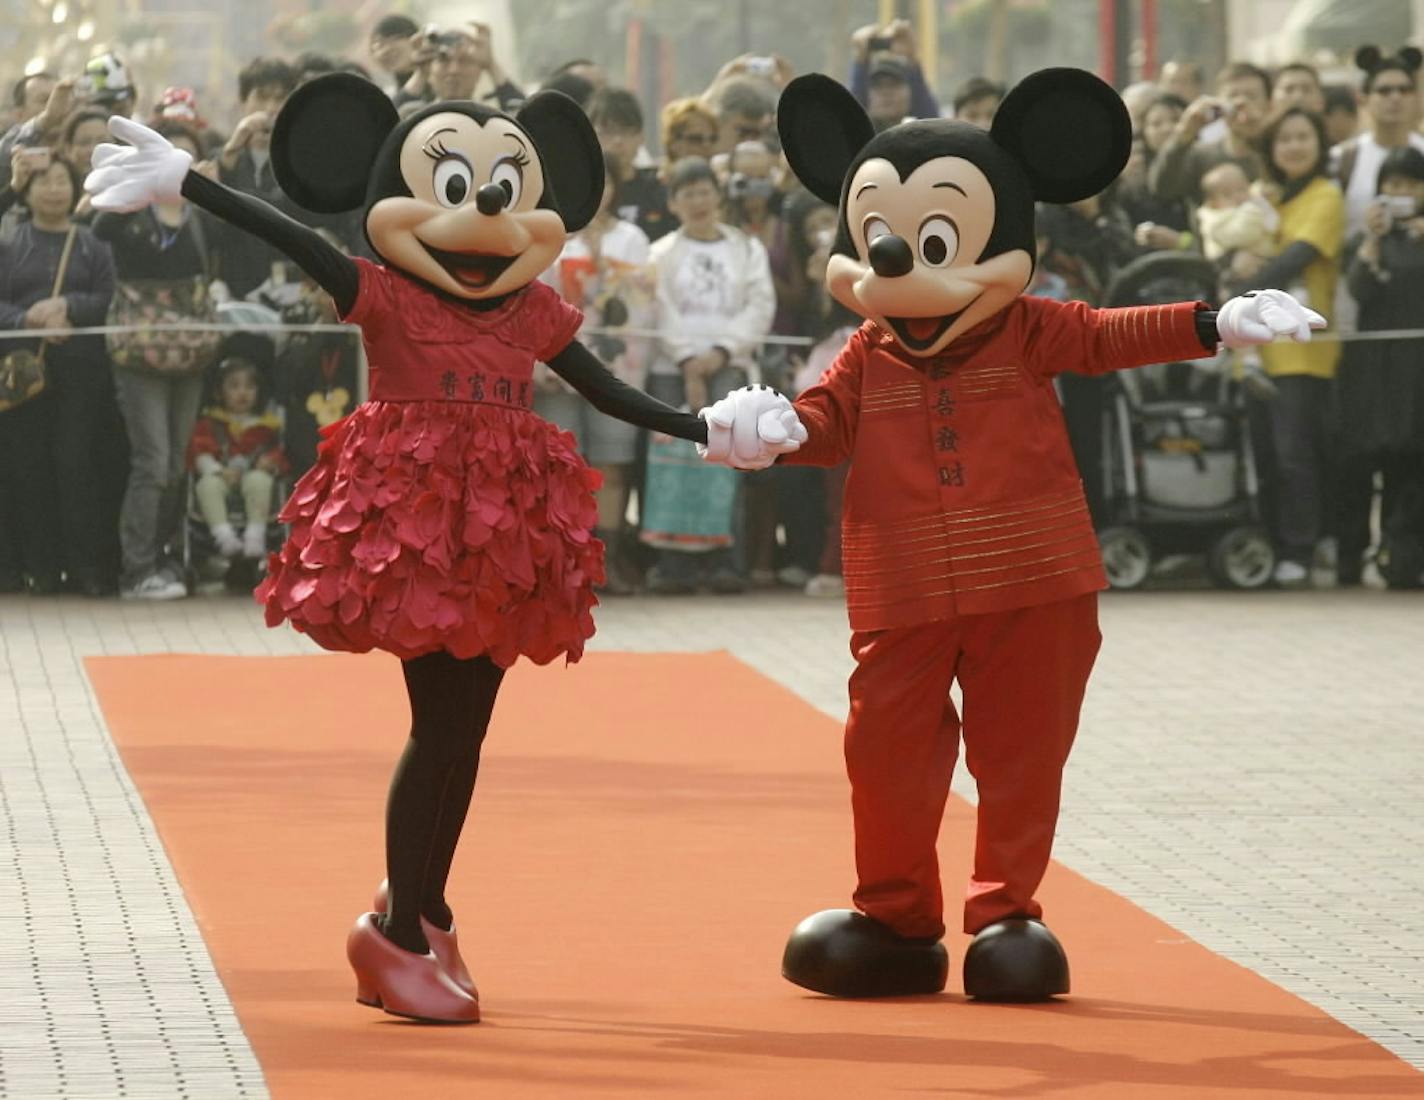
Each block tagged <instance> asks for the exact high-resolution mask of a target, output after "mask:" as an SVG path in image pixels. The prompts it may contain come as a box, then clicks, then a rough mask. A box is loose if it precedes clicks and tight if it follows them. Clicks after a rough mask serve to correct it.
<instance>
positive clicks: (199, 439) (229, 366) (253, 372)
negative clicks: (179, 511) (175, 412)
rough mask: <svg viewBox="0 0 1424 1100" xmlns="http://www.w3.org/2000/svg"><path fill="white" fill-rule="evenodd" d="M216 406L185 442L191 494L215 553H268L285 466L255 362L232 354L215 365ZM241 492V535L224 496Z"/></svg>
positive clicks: (279, 436)
mask: <svg viewBox="0 0 1424 1100" xmlns="http://www.w3.org/2000/svg"><path fill="white" fill-rule="evenodd" d="M216 388H217V396H218V404H217V406H216V407H214V408H209V409H207V410H205V411H204V413H203V415H202V416H200V417H198V422H197V424H196V425H195V427H194V428H193V438H192V440H191V441H190V442H189V443H188V469H190V470H192V471H193V473H195V474H197V475H198V481H197V485H196V486H195V487H194V493H195V494H196V496H197V498H198V507H199V509H200V510H201V512H202V515H203V522H204V523H206V524H207V525H208V530H210V531H211V532H212V533H213V540H214V541H215V542H216V543H217V547H218V553H220V554H222V555H223V557H225V558H235V557H237V556H238V555H239V554H240V555H242V556H243V557H247V558H260V557H262V555H263V554H265V553H266V552H267V521H268V519H269V518H270V517H271V514H272V488H273V485H274V484H275V482H276V479H277V478H278V477H280V476H281V475H282V474H285V473H286V472H287V470H288V469H289V466H288V463H287V456H286V455H285V454H284V453H283V451H282V434H281V432H282V422H281V419H280V418H279V417H278V416H277V415H276V413H275V412H273V411H272V410H271V409H269V408H268V407H267V403H266V400H265V394H264V393H263V386H262V374H261V371H259V370H258V368H257V364H256V363H254V362H252V361H251V360H249V359H243V358H241V357H238V356H234V357H232V358H229V359H224V360H223V361H222V362H221V363H219V364H218V381H217V387H216ZM233 489H239V490H241V493H242V501H243V506H244V512H243V515H244V518H245V519H246V521H247V522H246V525H245V526H244V527H243V531H242V537H241V538H239V537H238V534H237V531H236V530H235V529H234V528H233V526H232V523H231V521H230V519H229V514H228V495H229V494H230V493H231V492H232V490H233Z"/></svg>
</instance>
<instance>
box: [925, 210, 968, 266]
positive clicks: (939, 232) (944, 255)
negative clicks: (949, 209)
mask: <svg viewBox="0 0 1424 1100" xmlns="http://www.w3.org/2000/svg"><path fill="white" fill-rule="evenodd" d="M958 252H959V231H958V230H957V229H955V228H954V223H953V222H952V221H950V220H949V219H948V218H926V219H925V223H924V225H922V226H920V258H921V259H922V260H924V261H925V264H926V265H927V266H929V267H943V266H944V265H945V264H947V263H949V262H950V261H951V260H953V259H954V257H955V256H956V255H957V254H958Z"/></svg>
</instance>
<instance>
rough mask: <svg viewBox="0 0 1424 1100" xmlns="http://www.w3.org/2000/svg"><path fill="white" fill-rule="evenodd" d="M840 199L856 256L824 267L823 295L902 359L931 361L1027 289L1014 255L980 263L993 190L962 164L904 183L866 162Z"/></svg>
mask: <svg viewBox="0 0 1424 1100" xmlns="http://www.w3.org/2000/svg"><path fill="white" fill-rule="evenodd" d="M846 196H847V198H846V222H847V225H848V226H849V228H850V238H851V242H852V244H853V245H854V247H855V253H856V254H855V255H854V256H850V255H840V254H837V255H835V256H832V257H831V261H830V264H829V266H828V267H827V270H826V286H827V288H828V289H829V290H830V292H831V294H832V296H834V297H835V299H836V300H837V301H839V302H840V303H841V304H842V305H844V306H846V307H847V308H849V309H852V310H854V311H855V312H856V313H858V314H860V315H861V316H862V317H868V318H870V319H871V320H872V321H874V322H876V323H877V324H878V325H880V326H881V327H882V328H885V329H887V330H888V331H890V332H891V333H893V334H894V336H895V339H896V341H897V342H898V343H899V344H900V345H901V347H903V348H904V349H905V350H906V351H908V352H910V354H912V355H918V356H931V355H935V354H937V353H938V352H940V351H941V350H943V349H944V348H945V347H946V346H947V345H949V344H950V343H951V342H952V341H953V340H954V339H955V337H957V336H958V335H959V334H960V333H962V332H964V331H965V330H967V329H969V328H972V327H973V326H974V325H976V324H978V323H979V322H980V321H983V320H984V319H986V318H988V317H991V316H992V315H993V314H995V313H997V312H998V311H999V310H1001V309H1003V308H1004V307H1005V306H1006V305H1008V304H1009V303H1010V302H1011V301H1013V299H1014V298H1016V297H1017V296H1018V295H1019V294H1020V293H1021V292H1022V291H1023V290H1024V288H1025V287H1026V286H1027V285H1028V283H1029V279H1030V277H1031V276H1032V273H1033V261H1032V259H1031V258H1030V256H1029V255H1028V253H1027V252H1026V251H1023V250H1022V249H1018V250H1013V251H1009V252H1002V253H1000V254H999V255H997V256H994V257H993V258H992V259H988V260H983V261H982V262H981V260H980V257H981V256H982V255H983V252H984V248H985V246H986V245H987V244H988V243H989V237H990V235H991V233H992V232H993V228H994V219H995V216H996V213H997V211H996V203H995V197H994V189H993V187H991V186H990V183H989V180H988V178H987V177H986V176H985V175H984V172H983V171H982V170H981V169H980V168H979V167H978V166H977V165H975V164H973V163H972V162H971V161H969V160H966V159H964V158H963V157H938V158H936V159H934V160H930V161H926V162H925V163H924V164H922V165H920V166H919V167H918V168H917V169H915V171H914V172H913V173H912V174H911V175H910V176H909V178H907V179H905V180H904V181H902V180H901V179H900V174H899V172H898V171H896V169H895V167H894V166H893V165H892V164H891V163H890V162H889V161H888V160H882V159H873V160H868V161H866V162H865V163H864V164H862V165H861V166H860V167H859V168H858V169H857V170H856V172H855V175H854V176H853V177H852V179H851V183H850V187H849V188H848V189H847V192H846Z"/></svg>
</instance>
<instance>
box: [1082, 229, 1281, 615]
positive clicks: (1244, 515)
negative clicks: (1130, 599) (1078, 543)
mask: <svg viewBox="0 0 1424 1100" xmlns="http://www.w3.org/2000/svg"><path fill="white" fill-rule="evenodd" d="M1216 280H1217V272H1216V270H1215V268H1214V267H1213V265H1212V264H1211V263H1210V262H1209V261H1207V260H1206V259H1204V258H1202V257H1200V256H1192V255H1184V254H1181V253H1154V254H1152V255H1148V256H1143V257H1141V258H1139V259H1137V260H1134V261H1133V262H1132V263H1131V264H1129V265H1127V266H1126V267H1124V268H1123V269H1122V270H1121V271H1120V272H1118V274H1117V275H1116V276H1115V277H1114V279H1113V280H1112V282H1111V283H1110V284H1109V286H1108V289H1107V295H1106V297H1107V304H1108V305H1110V306H1140V305H1155V304H1161V303H1167V302H1180V301H1191V300H1196V299H1200V300H1204V301H1214V300H1215V299H1216ZM1112 379H1113V381H1114V382H1115V392H1113V393H1112V395H1111V396H1110V398H1109V403H1108V409H1107V411H1106V413H1105V415H1104V418H1103V433H1104V435H1103V449H1102V454H1103V467H1104V469H1103V474H1104V484H1105V485H1106V486H1107V491H1108V497H1109V515H1110V521H1109V524H1108V526H1107V527H1105V528H1104V529H1103V530H1102V531H1101V532H1100V533H1099V541H1100V544H1101V547H1102V554H1103V564H1104V567H1105V569H1106V571H1107V577H1108V583H1109V584H1110V585H1111V586H1112V587H1113V588H1122V589H1131V588H1137V587H1139V586H1140V585H1142V584H1143V583H1144V582H1145V581H1146V580H1147V579H1148V577H1149V576H1151V574H1152V570H1153V565H1154V563H1155V562H1157V561H1159V560H1160V559H1161V558H1163V557H1164V556H1166V555H1182V554H1192V555H1199V554H1205V555H1206V566H1207V572H1208V575H1209V576H1210V577H1211V579H1212V581H1213V582H1214V583H1215V584H1216V585H1218V586H1219V587H1222V588H1237V589H1252V588H1261V587H1263V586H1265V585H1266V584H1267V583H1268V582H1269V581H1270V579H1271V573H1272V570H1273V569H1274V568H1275V550H1274V548H1273V546H1272V543H1271V538H1270V535H1269V534H1268V532H1267V531H1266V529H1265V527H1264V526H1263V524H1262V519H1261V508H1260V502H1259V499H1258V493H1259V483H1258V480H1257V472H1256V465H1255V461H1254V459H1253V456H1252V449H1251V430H1250V425H1249V423H1248V420H1247V414H1246V406H1245V398H1244V395H1243V393H1242V387H1241V384H1240V383H1239V382H1238V381H1237V380H1236V379H1235V378H1234V377H1233V371H1232V363H1231V359H1230V353H1229V352H1227V351H1225V350H1224V349H1223V350H1222V351H1221V352H1219V353H1218V355H1217V357H1216V358H1215V359H1212V360H1195V361H1192V362H1185V363H1160V364H1154V365H1152V366H1147V367H1140V368H1138V369H1136V370H1130V371H1119V372H1117V373H1116V374H1114V375H1113V376H1112Z"/></svg>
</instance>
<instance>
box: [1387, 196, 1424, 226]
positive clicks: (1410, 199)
mask: <svg viewBox="0 0 1424 1100" xmlns="http://www.w3.org/2000/svg"><path fill="white" fill-rule="evenodd" d="M1380 204H1381V205H1382V206H1383V207H1384V208H1385V210H1386V211H1388V212H1389V216H1390V217H1391V218H1393V219H1394V220H1395V221H1397V222H1400V221H1408V220H1409V219H1410V218H1412V217H1414V215H1415V214H1417V213H1418V212H1419V204H1418V203H1417V202H1416V201H1415V199H1414V196H1413V195H1381V196H1380Z"/></svg>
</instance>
